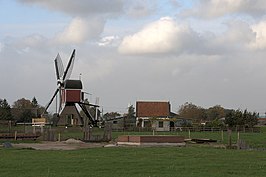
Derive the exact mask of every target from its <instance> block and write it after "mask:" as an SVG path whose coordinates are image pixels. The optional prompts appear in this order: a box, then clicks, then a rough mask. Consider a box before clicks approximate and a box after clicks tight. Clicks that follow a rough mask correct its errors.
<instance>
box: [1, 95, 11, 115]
mask: <svg viewBox="0 0 266 177" xmlns="http://www.w3.org/2000/svg"><path fill="white" fill-rule="evenodd" d="M0 119H2V120H12V119H13V116H12V114H11V107H10V105H9V104H8V102H7V100H6V99H4V100H1V99H0Z"/></svg>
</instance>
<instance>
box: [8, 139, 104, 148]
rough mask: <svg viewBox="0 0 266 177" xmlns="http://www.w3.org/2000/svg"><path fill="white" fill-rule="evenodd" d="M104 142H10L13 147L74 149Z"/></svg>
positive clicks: (101, 144) (95, 145)
mask: <svg viewBox="0 0 266 177" xmlns="http://www.w3.org/2000/svg"><path fill="white" fill-rule="evenodd" d="M105 145H106V143H84V142H81V141H80V142H67V141H62V142H48V141H44V142H41V143H19V144H12V146H13V147H14V148H32V149H36V150H76V149H86V148H97V147H104V146H105Z"/></svg>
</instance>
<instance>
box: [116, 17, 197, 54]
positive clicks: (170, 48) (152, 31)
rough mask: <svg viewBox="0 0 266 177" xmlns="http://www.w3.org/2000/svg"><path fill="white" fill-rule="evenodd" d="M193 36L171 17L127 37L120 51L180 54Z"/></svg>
mask: <svg viewBox="0 0 266 177" xmlns="http://www.w3.org/2000/svg"><path fill="white" fill-rule="evenodd" d="M191 34H192V32H191V30H190V29H189V28H188V27H187V26H183V25H178V24H177V23H176V22H175V21H174V20H173V19H172V18H170V17H163V18H161V19H160V20H158V21H156V22H153V23H151V24H149V25H147V26H145V27H144V28H143V29H142V30H141V31H139V32H137V33H135V34H133V35H129V36H126V37H125V38H124V39H123V41H122V43H121V45H120V46H119V49H118V50H119V52H120V53H123V54H155V53H168V52H178V51H180V50H182V49H183V47H184V45H185V44H186V43H187V42H188V41H186V39H188V38H190V37H191Z"/></svg>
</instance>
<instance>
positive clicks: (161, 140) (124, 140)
mask: <svg viewBox="0 0 266 177" xmlns="http://www.w3.org/2000/svg"><path fill="white" fill-rule="evenodd" d="M117 144H118V145H138V146H140V145H143V146H169V145H171V146H183V145H185V141H184V137H182V136H167V135H166V136H138V135H131V136H128V135H122V136H119V137H118V139H117Z"/></svg>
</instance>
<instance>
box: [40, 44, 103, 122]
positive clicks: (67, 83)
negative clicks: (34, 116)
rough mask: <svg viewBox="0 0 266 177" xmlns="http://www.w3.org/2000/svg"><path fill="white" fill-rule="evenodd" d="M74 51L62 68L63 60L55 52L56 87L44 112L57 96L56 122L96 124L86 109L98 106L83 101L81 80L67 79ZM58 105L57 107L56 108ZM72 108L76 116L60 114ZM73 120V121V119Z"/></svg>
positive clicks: (72, 63)
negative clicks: (81, 113) (82, 113)
mask: <svg viewBox="0 0 266 177" xmlns="http://www.w3.org/2000/svg"><path fill="white" fill-rule="evenodd" d="M75 52H76V50H75V49H74V50H73V52H72V54H71V56H70V59H69V61H68V64H67V67H66V69H65V70H64V66H63V62H62V60H61V57H60V55H59V54H57V56H56V58H55V60H54V63H55V71H56V78H57V88H56V90H55V92H54V94H53V96H52V98H51V99H50V101H49V102H48V104H47V105H46V107H45V110H44V113H45V112H47V110H48V108H49V107H50V105H51V104H52V102H53V101H54V99H55V98H56V100H57V97H58V96H59V103H57V101H56V115H57V118H58V122H57V123H60V124H61V125H69V124H72V125H73V124H76V125H87V124H89V125H90V126H97V123H98V120H96V119H95V118H93V117H92V116H91V114H90V112H89V110H88V109H87V108H88V107H90V106H93V107H96V108H97V107H99V106H97V105H93V104H89V103H87V102H85V101H84V92H83V91H82V82H81V80H71V79H69V78H70V76H71V73H72V70H73V66H74V60H75ZM77 105H78V106H79V107H80V108H81V109H82V110H83V112H84V113H85V115H86V118H88V120H89V121H87V119H86V118H85V117H81V115H80V113H79V111H78V109H77ZM57 106H58V109H57ZM70 108H72V109H73V108H74V109H75V111H76V113H77V115H78V118H75V119H74V118H73V117H71V116H70V117H67V118H64V117H62V116H61V114H62V112H63V111H65V110H66V109H70ZM74 120H75V121H74Z"/></svg>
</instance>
